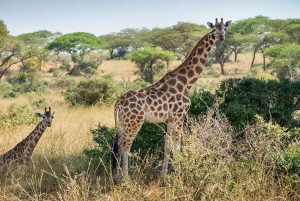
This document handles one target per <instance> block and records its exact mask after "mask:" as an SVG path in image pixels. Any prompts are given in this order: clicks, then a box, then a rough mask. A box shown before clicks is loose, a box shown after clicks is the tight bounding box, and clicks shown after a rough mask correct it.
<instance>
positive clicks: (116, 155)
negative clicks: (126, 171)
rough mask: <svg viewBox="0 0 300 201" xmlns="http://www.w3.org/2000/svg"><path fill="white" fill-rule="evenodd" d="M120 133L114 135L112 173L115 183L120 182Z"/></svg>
mask: <svg viewBox="0 0 300 201" xmlns="http://www.w3.org/2000/svg"><path fill="white" fill-rule="evenodd" d="M118 141H119V135H118V134H116V135H114V136H113V137H112V160H111V163H112V164H111V166H112V174H113V181H114V183H115V184H117V183H118V182H119V168H120V151H119V145H118Z"/></svg>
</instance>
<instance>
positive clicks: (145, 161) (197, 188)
mask: <svg viewBox="0 0 300 201" xmlns="http://www.w3.org/2000/svg"><path fill="white" fill-rule="evenodd" d="M238 59H239V62H236V63H226V64H225V71H226V74H225V75H221V74H220V69H219V66H218V65H217V64H214V65H213V66H212V67H210V68H205V69H204V70H203V72H202V76H201V77H200V79H199V80H198V81H197V83H196V86H195V87H199V88H204V89H206V90H210V91H214V90H215V89H216V88H217V87H218V86H219V83H220V81H221V80H223V79H227V78H233V77H236V78H240V77H244V76H247V75H248V72H249V68H250V63H251V59H252V57H251V55H250V54H249V53H246V54H241V55H239V58H238ZM261 63H262V56H261V55H258V56H257V58H256V65H255V67H254V68H253V69H252V75H253V76H257V77H265V76H268V78H270V77H272V75H271V74H270V72H268V73H263V72H262V70H260V69H261ZM179 64H180V61H173V62H172V63H171V64H170V67H169V68H170V70H171V69H173V68H175V67H176V66H177V65H179ZM51 66H52V64H49V65H46V67H44V68H43V74H42V75H41V79H45V80H47V81H49V82H51V81H52V80H53V79H54V77H53V76H52V74H51V73H49V72H48V70H49V67H51ZM54 66H55V65H54ZM136 70H137V69H136V67H135V65H134V64H133V63H131V62H130V61H125V60H111V61H104V62H103V63H102V64H101V65H100V67H99V68H98V75H99V76H101V75H105V74H113V75H114V79H115V80H117V81H128V80H134V79H135V78H136V75H134V71H136ZM160 76H162V75H160ZM76 79H78V80H81V79H86V78H76ZM156 79H158V78H156ZM48 90H49V91H50V93H48V94H43V95H37V94H26V95H21V96H18V97H17V98H9V99H0V106H1V113H3V114H5V113H7V110H8V108H9V106H10V105H11V104H13V103H17V104H21V105H26V104H27V105H32V104H33V103H34V102H36V101H40V100H43V101H44V102H46V103H47V106H51V108H52V110H55V111H56V114H55V118H54V120H53V122H52V126H51V127H49V128H47V129H46V131H45V133H44V135H43V136H42V138H41V140H40V141H39V143H38V145H37V147H36V149H35V151H34V156H33V158H34V163H35V169H34V170H32V172H25V173H24V174H23V175H22V174H21V175H17V176H14V175H2V176H1V178H0V179H1V184H0V200H300V196H299V192H300V191H299V190H300V188H299V186H298V187H297V185H299V184H298V183H295V182H293V180H292V179H291V178H289V177H282V178H281V179H277V178H276V168H275V161H274V159H273V158H272V153H271V152H270V148H269V146H270V144H272V146H274V147H275V148H276V147H277V148H279V147H280V143H281V142H280V141H279V137H278V135H277V133H280V132H281V130H280V129H281V128H279V127H277V126H276V125H271V124H268V123H266V122H264V121H263V120H261V119H259V118H258V120H257V124H255V125H254V126H252V127H249V128H247V129H246V130H245V133H246V135H247V140H246V141H245V142H240V143H234V141H233V137H234V136H235V135H237V134H238V133H237V132H236V131H235V130H234V129H233V128H232V127H231V126H230V124H229V122H228V120H227V119H226V117H224V116H223V115H221V114H219V115H216V117H212V116H211V115H209V113H208V115H207V116H203V117H201V118H200V119H199V120H194V119H189V120H188V121H189V122H188V124H189V125H190V127H189V129H186V132H185V134H184V140H183V148H182V154H181V155H178V156H174V159H173V161H172V162H173V163H174V164H176V163H180V164H181V168H180V170H178V171H177V172H176V174H175V172H174V171H170V174H169V183H168V185H166V186H165V187H162V186H161V185H160V184H161V181H160V179H159V171H160V169H161V166H158V167H152V164H153V161H155V160H157V157H156V156H153V155H149V157H146V158H142V159H141V158H139V160H138V161H139V163H134V162H132V163H131V164H130V171H129V172H130V173H129V174H130V177H131V179H128V180H125V181H123V182H122V183H121V184H119V185H114V184H113V182H112V178H111V176H110V175H111V173H110V170H109V169H106V170H104V171H103V172H99V171H97V170H95V169H92V168H90V160H89V159H88V158H87V157H86V156H85V155H84V154H83V150H84V149H87V148H91V147H96V144H95V143H94V141H93V136H92V134H91V129H95V128H96V126H97V125H98V124H101V125H105V126H108V127H113V126H114V117H113V106H97V105H94V106H89V107H83V106H74V107H73V106H70V105H69V104H68V103H67V102H66V101H65V100H64V97H63V95H62V94H61V90H60V89H56V88H51V85H49V89H48ZM35 109H36V110H35V111H32V115H34V112H42V111H43V108H39V107H36V108H35ZM35 126H36V124H35V123H30V124H21V125H17V126H10V127H5V128H1V129H0V137H1V140H0V153H5V152H6V151H8V150H9V149H11V148H12V147H14V146H15V145H16V144H17V143H18V142H20V141H21V140H22V139H24V138H25V137H26V136H27V135H28V134H29V133H30V132H31V131H32V130H33V129H34V128H35ZM255 133H264V135H260V136H258V135H256V134H255ZM295 146H296V145H295ZM246 150H247V151H248V152H247V154H246V153H245V152H246ZM275 150H276V149H275ZM132 157H133V158H138V156H137V155H134V156H132ZM100 161H101V160H100ZM100 165H101V164H99V166H100Z"/></svg>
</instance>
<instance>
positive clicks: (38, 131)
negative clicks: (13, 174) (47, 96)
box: [0, 107, 55, 170]
mask: <svg viewBox="0 0 300 201" xmlns="http://www.w3.org/2000/svg"><path fill="white" fill-rule="evenodd" d="M35 114H36V116H38V117H42V118H43V120H42V121H41V122H40V123H39V124H38V125H37V126H36V128H35V129H34V130H33V131H32V132H31V133H30V134H29V135H28V136H27V137H26V138H25V139H24V140H22V141H21V142H20V143H18V144H17V145H16V146H15V147H14V148H12V149H11V150H9V151H8V152H6V153H5V154H3V155H0V169H1V170H15V169H17V168H18V167H30V166H31V165H32V157H31V156H32V152H33V150H34V148H35V146H36V145H37V143H38V141H39V139H40V138H41V136H42V134H43V133H44V132H45V130H46V128H47V126H48V127H50V126H51V123H52V120H53V118H54V114H55V112H53V113H52V114H51V108H50V107H49V111H47V109H46V108H45V113H44V114H40V113H35Z"/></svg>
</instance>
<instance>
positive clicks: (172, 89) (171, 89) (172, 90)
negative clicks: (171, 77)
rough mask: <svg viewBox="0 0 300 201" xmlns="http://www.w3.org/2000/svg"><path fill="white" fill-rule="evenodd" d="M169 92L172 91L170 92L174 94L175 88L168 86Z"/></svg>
mask: <svg viewBox="0 0 300 201" xmlns="http://www.w3.org/2000/svg"><path fill="white" fill-rule="evenodd" d="M169 92H170V93H172V94H176V93H177V90H176V89H175V88H173V87H170V89H169Z"/></svg>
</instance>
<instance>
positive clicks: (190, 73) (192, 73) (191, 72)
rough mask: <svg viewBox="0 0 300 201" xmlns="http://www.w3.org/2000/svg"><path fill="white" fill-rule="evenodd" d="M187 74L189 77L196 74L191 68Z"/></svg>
mask: <svg viewBox="0 0 300 201" xmlns="http://www.w3.org/2000/svg"><path fill="white" fill-rule="evenodd" d="M187 76H188V77H189V78H191V77H193V76H194V71H193V70H189V72H188V74H187Z"/></svg>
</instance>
